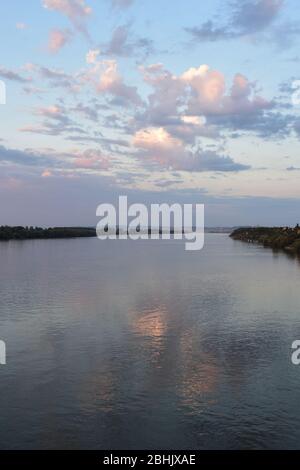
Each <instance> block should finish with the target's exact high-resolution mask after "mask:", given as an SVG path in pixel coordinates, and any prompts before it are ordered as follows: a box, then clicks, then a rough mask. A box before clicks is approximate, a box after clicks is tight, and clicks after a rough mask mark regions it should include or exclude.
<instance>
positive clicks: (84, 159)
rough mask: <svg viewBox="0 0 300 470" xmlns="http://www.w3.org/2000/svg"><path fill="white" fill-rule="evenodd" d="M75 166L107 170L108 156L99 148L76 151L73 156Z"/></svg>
mask: <svg viewBox="0 0 300 470" xmlns="http://www.w3.org/2000/svg"><path fill="white" fill-rule="evenodd" d="M74 163H75V166H76V167H77V168H81V169H90V170H92V169H98V170H99V169H101V170H108V168H109V158H108V157H107V156H106V155H104V154H103V153H102V152H100V151H99V150H93V149H88V150H85V151H84V152H82V153H78V154H77V155H76V158H75V161H74Z"/></svg>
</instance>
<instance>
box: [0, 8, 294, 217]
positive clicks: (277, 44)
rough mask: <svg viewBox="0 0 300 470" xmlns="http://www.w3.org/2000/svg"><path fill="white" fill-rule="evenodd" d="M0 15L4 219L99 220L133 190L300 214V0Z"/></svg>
mask: <svg viewBox="0 0 300 470" xmlns="http://www.w3.org/2000/svg"><path fill="white" fill-rule="evenodd" d="M0 22H1V28H0V35H1V42H0V81H1V82H2V88H3V86H4V87H5V89H6V104H0V225H4V224H10V225H42V226H50V225H94V224H95V223H96V215H95V214H96V207H97V205H98V204H100V203H103V202H111V203H115V204H116V203H117V200H118V197H119V195H127V196H128V198H129V201H130V202H139V203H145V204H150V203H151V202H155V203H158V202H161V203H163V202H169V203H173V202H179V203H188V202H190V203H191V202H193V203H199V204H200V203H201V204H202V203H203V204H205V206H206V225H210V226H212V225H223V226H234V225H248V224H252V225H254V224H260V225H294V224H296V223H297V222H299V221H300V214H299V207H300V206H299V202H300V152H299V150H300V113H299V110H300V91H299V90H300V68H299V66H300V52H299V45H300V2H299V1H298V0H210V1H209V2H199V0H186V1H185V2H183V1H181V0H172V1H171V0H26V2H24V1H22V0H10V1H9V2H2V5H1V19H0ZM0 89H1V86H0ZM0 98H1V96H0ZM2 98H3V96H2ZM0 101H1V99H0Z"/></svg>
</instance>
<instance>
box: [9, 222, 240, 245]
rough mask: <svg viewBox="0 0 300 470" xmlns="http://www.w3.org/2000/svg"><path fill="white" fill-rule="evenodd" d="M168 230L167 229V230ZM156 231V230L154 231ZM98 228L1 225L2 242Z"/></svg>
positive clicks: (89, 233)
mask: <svg viewBox="0 0 300 470" xmlns="http://www.w3.org/2000/svg"><path fill="white" fill-rule="evenodd" d="M233 230H234V228H230V227H207V228H206V229H205V232H207V233H228V234H229V233H231V232H232V231H233ZM145 231H146V232H147V231H148V233H149V234H151V229H150V228H148V229H147V228H146V229H144V230H143V229H142V230H141V232H142V233H143V232H145ZM122 232H123V233H124V232H126V229H125V228H124V229H121V228H119V227H117V229H116V234H117V235H119V234H120V233H122ZM166 232H167V231H166ZM153 233H154V232H153ZM162 233H165V231H164V230H163V229H160V230H159V234H160V235H161V234H162ZM169 233H170V234H172V235H173V234H174V233H175V230H174V229H171V230H170V231H169ZM96 236H97V233H96V229H95V228H94V227H50V228H42V227H23V226H7V225H3V226H0V242H1V241H10V240H50V239H63V238H93V237H96Z"/></svg>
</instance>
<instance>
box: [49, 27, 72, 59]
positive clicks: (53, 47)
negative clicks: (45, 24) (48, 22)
mask: <svg viewBox="0 0 300 470" xmlns="http://www.w3.org/2000/svg"><path fill="white" fill-rule="evenodd" d="M69 40H70V32H69V31H61V30H60V29H53V30H52V31H50V33H49V40H48V50H49V52H52V53H53V54H55V53H57V52H58V51H59V50H60V49H62V48H63V47H64V46H65V45H66V44H67V42H68V41H69Z"/></svg>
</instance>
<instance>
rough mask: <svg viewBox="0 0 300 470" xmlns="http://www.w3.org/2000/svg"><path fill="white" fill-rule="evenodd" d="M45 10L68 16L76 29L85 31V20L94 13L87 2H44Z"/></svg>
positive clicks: (45, 0) (52, 0) (60, 0)
mask: <svg viewBox="0 0 300 470" xmlns="http://www.w3.org/2000/svg"><path fill="white" fill-rule="evenodd" d="M43 5H44V7H45V8H47V9H49V10H53V11H58V12H60V13H62V14H63V15H66V16H67V17H68V19H69V20H70V22H71V23H72V24H73V26H74V27H75V28H76V29H79V30H81V31H85V27H84V20H85V19H86V18H87V17H88V16H89V15H90V14H91V13H92V8H91V7H89V6H88V5H87V4H86V2H85V0H43Z"/></svg>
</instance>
